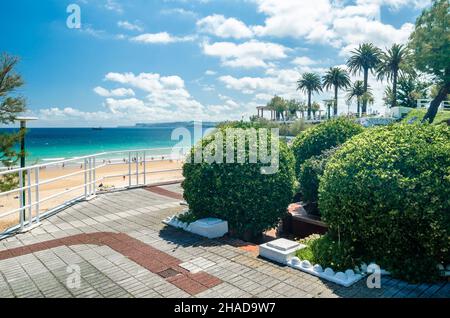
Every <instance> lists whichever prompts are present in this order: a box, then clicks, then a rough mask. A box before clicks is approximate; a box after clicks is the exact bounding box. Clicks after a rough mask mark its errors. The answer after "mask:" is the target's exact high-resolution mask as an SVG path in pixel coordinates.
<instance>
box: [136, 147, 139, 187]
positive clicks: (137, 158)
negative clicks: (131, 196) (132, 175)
mask: <svg viewBox="0 0 450 318" xmlns="http://www.w3.org/2000/svg"><path fill="white" fill-rule="evenodd" d="M138 185H139V152H136V186H138Z"/></svg>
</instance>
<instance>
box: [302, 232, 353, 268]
mask: <svg viewBox="0 0 450 318" xmlns="http://www.w3.org/2000/svg"><path fill="white" fill-rule="evenodd" d="M299 243H301V244H304V245H306V248H302V249H301V250H298V251H297V253H296V256H297V257H298V258H300V259H301V260H308V261H310V262H311V263H312V264H320V265H321V266H322V267H323V268H326V267H331V268H332V269H333V270H334V271H345V270H347V269H352V268H354V267H355V266H359V265H361V262H360V261H359V260H357V258H355V257H354V255H353V251H354V248H353V247H352V246H351V245H350V244H348V243H347V242H339V241H338V240H335V239H334V238H333V237H332V236H331V235H329V234H325V235H323V236H321V235H318V234H313V235H310V236H308V237H306V238H304V239H302V240H299Z"/></svg>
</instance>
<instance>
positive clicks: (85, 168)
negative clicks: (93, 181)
mask: <svg viewBox="0 0 450 318" xmlns="http://www.w3.org/2000/svg"><path fill="white" fill-rule="evenodd" d="M87 166H88V164H87V159H86V158H85V159H84V199H85V200H87V198H88V176H87Z"/></svg>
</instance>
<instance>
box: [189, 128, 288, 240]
mask: <svg viewBox="0 0 450 318" xmlns="http://www.w3.org/2000/svg"><path fill="white" fill-rule="evenodd" d="M247 125H251V124H242V125H241V127H242V126H244V127H246V128H247V129H245V130H243V133H245V132H249V130H250V128H248V126H247ZM232 126H233V127H236V126H239V125H238V124H233V125H232ZM226 128H227V126H226V125H225V126H222V127H221V128H220V129H219V130H218V132H219V133H221V134H223V136H224V140H225V139H226V136H227V133H228V132H227V130H226ZM216 138H219V135H212V136H209V137H206V138H204V139H203V140H202V141H201V142H200V143H199V144H198V145H197V146H196V147H194V149H192V154H194V152H195V151H196V149H199V147H200V146H201V147H202V148H203V149H206V148H207V147H209V146H211V145H213V144H214V143H213V142H214V141H215V140H216ZM271 138H273V139H271ZM234 141H235V146H236V140H234ZM261 141H262V139H261V138H258V140H257V142H256V145H255V144H252V145H250V142H249V139H246V142H245V146H246V147H245V152H244V154H245V163H225V162H227V161H226V158H225V157H226V151H225V150H226V149H225V147H224V149H223V150H224V151H223V160H224V163H222V164H220V163H208V161H207V160H206V159H205V158H203V159H202V160H201V162H200V163H195V162H191V161H187V163H186V164H185V165H184V166H183V175H184V177H185V180H184V182H183V188H184V198H185V199H186V201H187V203H188V204H189V207H190V209H191V211H192V214H193V215H194V216H195V217H196V218H197V219H198V218H203V217H218V218H221V219H224V220H227V221H228V223H229V226H230V229H231V232H232V233H233V234H234V235H236V236H238V237H244V238H247V239H248V238H251V237H256V236H258V235H260V234H261V233H262V232H263V231H264V230H266V229H269V228H272V227H274V226H276V225H277V224H278V222H279V221H280V219H281V217H283V216H284V215H285V213H286V209H287V206H288V205H289V203H290V202H291V199H292V196H293V189H294V182H295V178H294V157H293V155H292V153H291V151H290V149H289V148H288V147H287V145H286V144H284V143H283V142H280V141H279V140H278V139H277V138H276V137H275V136H272V137H270V136H269V137H268V140H267V142H268V147H269V149H270V141H272V142H274V143H278V145H279V168H278V171H277V172H276V173H273V174H263V173H262V171H261V168H262V167H267V166H268V165H270V163H269V164H265V163H262V162H260V161H258V163H249V148H250V146H256V147H258V150H259V151H260V150H261V149H262V142H261ZM217 149H220V148H217ZM234 151H235V156H236V147H235V150H234Z"/></svg>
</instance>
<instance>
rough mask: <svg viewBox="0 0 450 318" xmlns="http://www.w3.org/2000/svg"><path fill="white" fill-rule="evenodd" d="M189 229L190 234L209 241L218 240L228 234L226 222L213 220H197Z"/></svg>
mask: <svg viewBox="0 0 450 318" xmlns="http://www.w3.org/2000/svg"><path fill="white" fill-rule="evenodd" d="M189 227H190V232H192V233H195V234H198V235H201V236H204V237H207V238H210V239H213V238H219V237H222V236H224V235H225V234H227V233H228V222H227V221H224V220H221V219H215V218H207V219H201V220H197V221H195V222H194V223H191V224H190V226H189Z"/></svg>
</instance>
